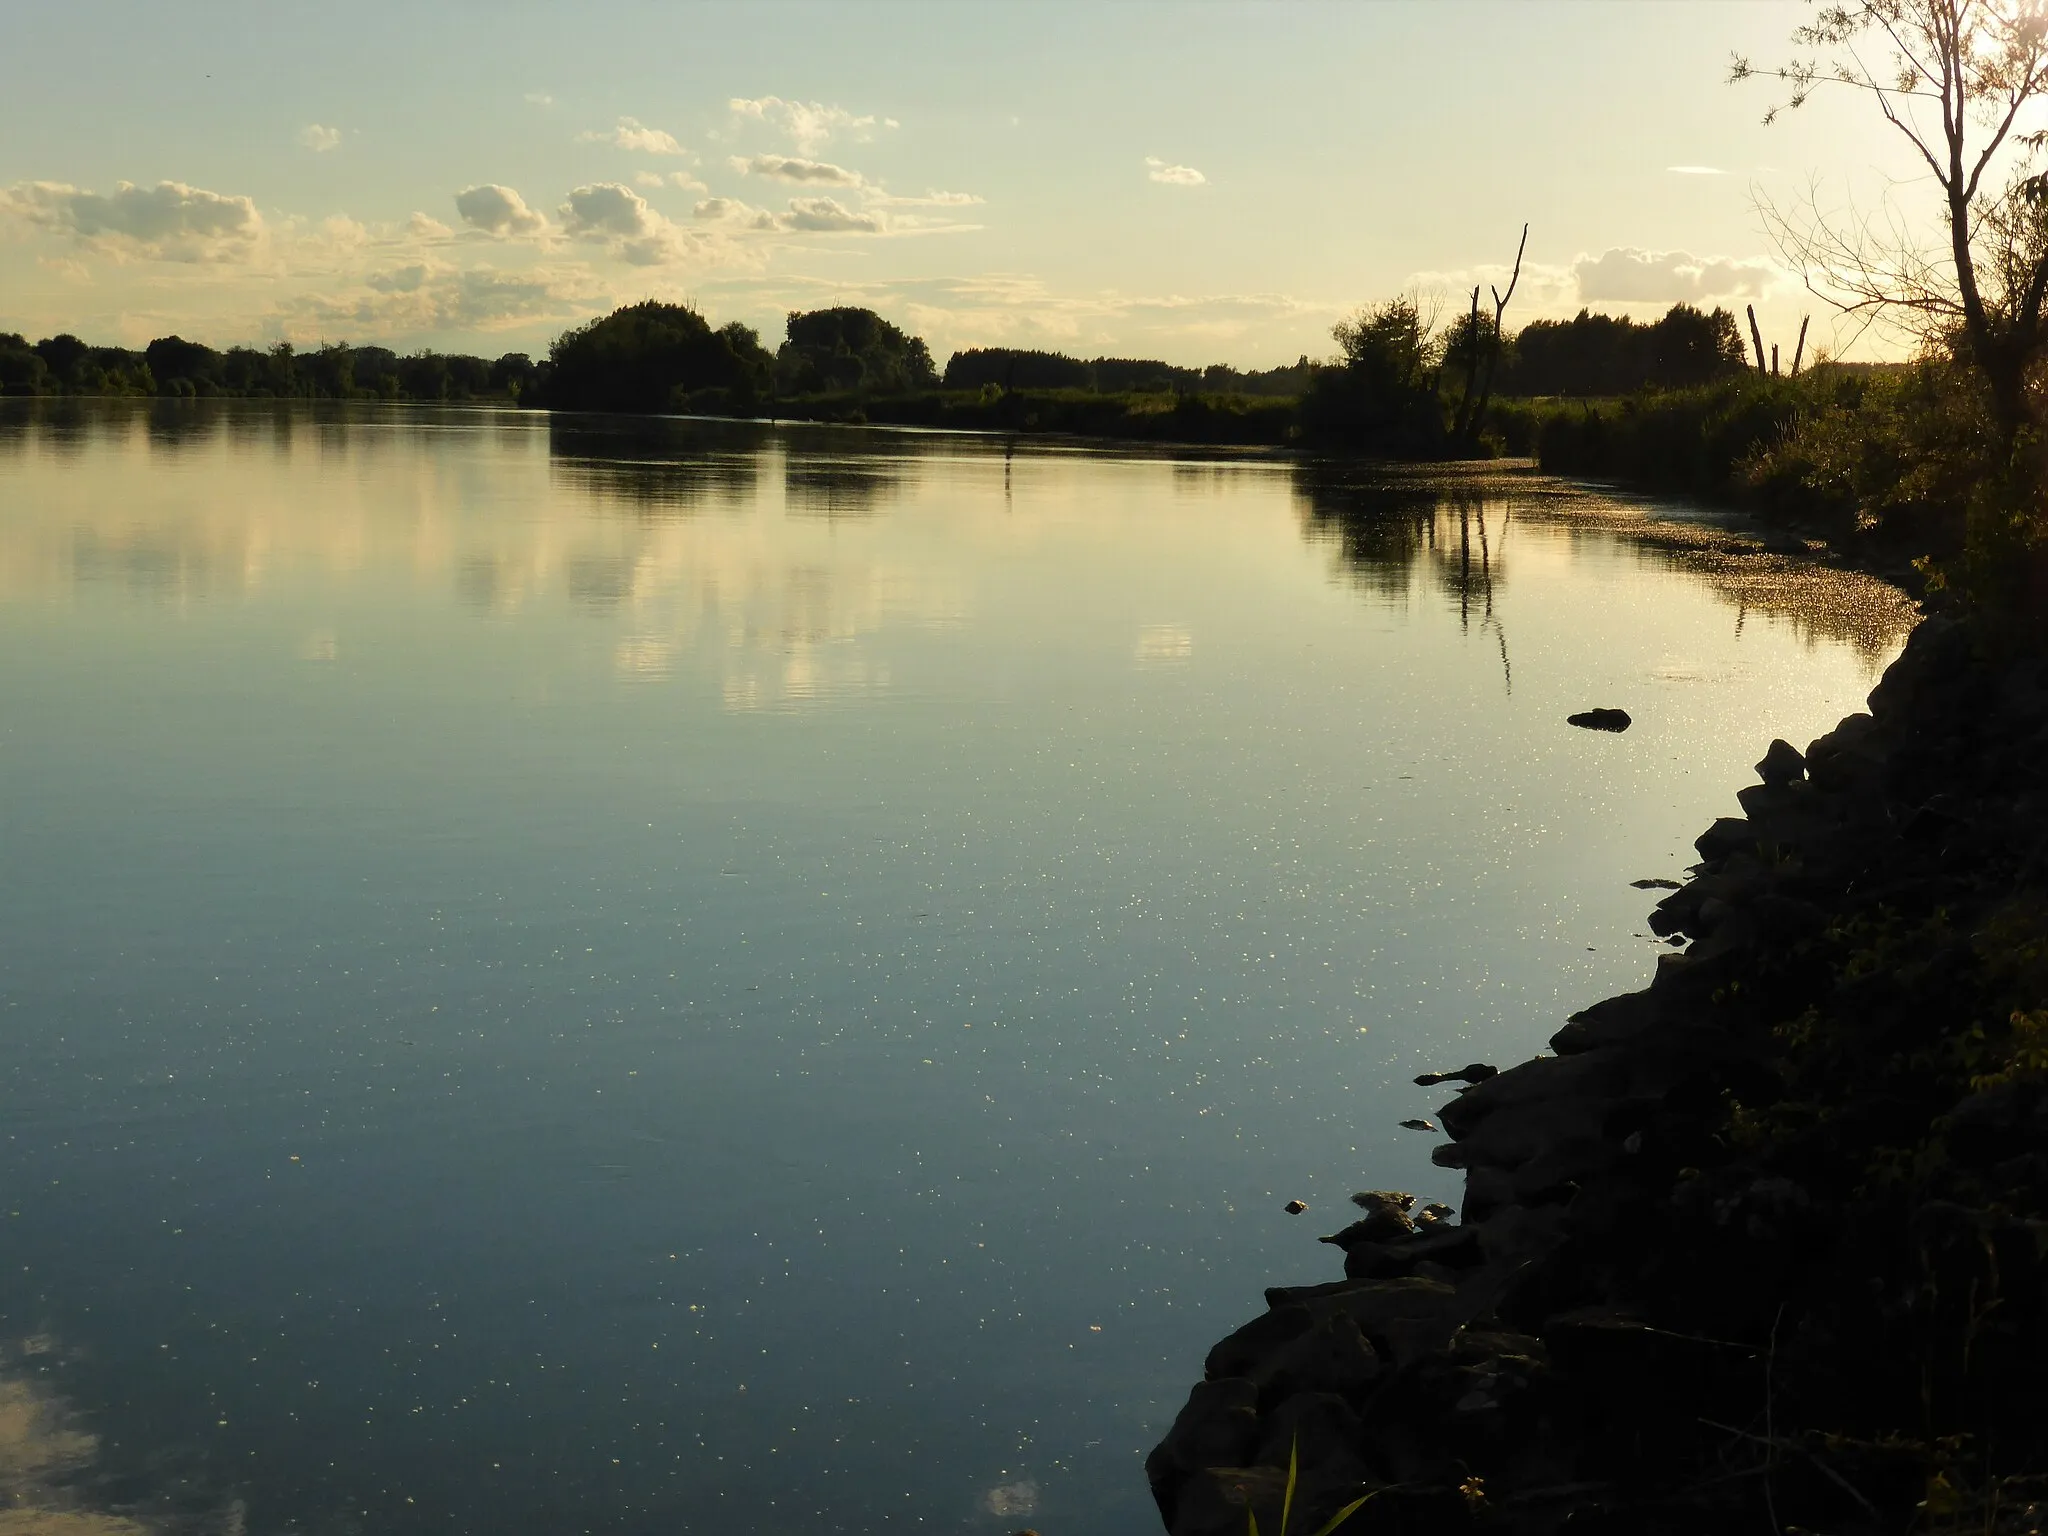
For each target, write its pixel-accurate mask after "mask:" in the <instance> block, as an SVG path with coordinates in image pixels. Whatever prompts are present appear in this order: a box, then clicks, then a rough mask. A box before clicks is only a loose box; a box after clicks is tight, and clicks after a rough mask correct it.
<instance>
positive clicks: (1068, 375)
mask: <svg viewBox="0 0 2048 1536" xmlns="http://www.w3.org/2000/svg"><path fill="white" fill-rule="evenodd" d="M1313 367H1314V364H1312V363H1310V362H1309V360H1308V359H1307V358H1306V357H1304V358H1303V359H1302V360H1301V361H1300V362H1298V363H1293V364H1290V365H1288V366H1285V367H1280V368H1268V369H1266V370H1265V371H1264V372H1262V373H1240V372H1239V371H1238V370H1237V369H1235V368H1230V367H1226V366H1225V365H1224V364H1222V363H1212V364H1210V366H1208V367H1207V368H1181V367H1177V366H1175V365H1174V364H1172V363H1163V362H1160V361H1159V360H1157V359H1156V358H1146V357H1098V358H1095V359H1093V360H1092V361H1085V362H1084V361H1083V360H1082V359H1080V358H1078V357H1068V356H1067V355H1066V354H1065V353H1064V352H1028V351H1019V350H1016V349H1013V348H1010V347H972V348H969V349H968V350H967V351H965V352H955V353H954V354H953V355H952V357H950V358H949V359H947V361H946V376H945V380H944V384H945V387H946V388H947V389H986V388H987V387H988V386H990V385H992V384H993V385H995V386H996V387H997V388H999V389H1079V390H1087V391H1089V392H1091V393H1094V394H1099V395H1120V394H1194V393H1196V392H1198V391H1200V392H1206V393H1209V394H1217V395H1226V394H1227V395H1298V394H1300V393H1301V392H1302V390H1304V389H1306V388H1307V387H1308V380H1309V373H1310V371H1311V370H1312V368H1313Z"/></svg>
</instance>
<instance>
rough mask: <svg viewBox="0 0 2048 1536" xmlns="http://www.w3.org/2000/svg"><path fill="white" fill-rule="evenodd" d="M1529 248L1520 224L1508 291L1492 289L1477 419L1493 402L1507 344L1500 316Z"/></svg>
mask: <svg viewBox="0 0 2048 1536" xmlns="http://www.w3.org/2000/svg"><path fill="white" fill-rule="evenodd" d="M1528 249H1529V226H1528V223H1527V222H1526V221H1525V222H1524V223H1523V225H1522V243H1521V244H1520V245H1517V246H1516V247H1515V270H1514V271H1513V272H1511V273H1510V274H1509V275H1508V291H1507V292H1506V293H1502V292H1501V291H1500V290H1499V289H1498V288H1495V289H1493V342H1492V350H1490V351H1489V352H1488V353H1487V354H1486V383H1485V385H1484V386H1483V387H1482V388H1481V389H1480V391H1479V418H1478V419H1479V420H1480V421H1484V420H1486V408H1487V407H1488V406H1489V405H1491V404H1492V403H1493V375H1494V370H1495V369H1496V368H1498V367H1499V366H1500V355H1501V352H1502V351H1503V350H1504V349H1505V348H1506V346H1507V338H1506V337H1505V336H1503V335H1502V334H1501V317H1502V316H1504V315H1505V314H1506V313H1507V312H1508V301H1509V300H1510V299H1512V298H1513V297H1514V296H1515V285H1516V284H1517V283H1519V282H1521V280H1522V253H1523V252H1524V251H1526V250H1528Z"/></svg>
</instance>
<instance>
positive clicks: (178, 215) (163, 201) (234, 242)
mask: <svg viewBox="0 0 2048 1536" xmlns="http://www.w3.org/2000/svg"><path fill="white" fill-rule="evenodd" d="M0 216H4V217H8V218H12V219H14V220H17V221H19V222H21V223H24V224H27V225H29V226H31V227H34V228H39V229H45V230H49V231H52V232H56V233H61V234H68V235H70V236H71V237H72V238H73V239H75V240H76V241H77V242H78V243H79V244H80V245H82V246H85V247H87V248H89V249H92V250H96V251H100V252H103V253H105V254H107V255H111V256H116V257H147V258H150V259H154V260H159V261H188V262H222V261H240V260H244V259H246V258H247V257H248V255H249V254H250V252H251V251H252V249H253V248H254V247H255V245H256V243H257V241H258V240H260V239H261V238H262V235H263V219H262V216H261V215H260V214H258V213H257V211H256V204H255V202H254V200H253V199H251V198H247V197H231V196H228V195H226V194H223V193H220V192H209V191H207V190H206V189H205V188H203V187H192V186H187V185H186V184H185V183H184V182H182V181H160V182H158V183H157V184H156V185H155V186H153V187H139V186H136V185H135V184H134V183H133V182H128V181H123V182H118V183H116V184H115V187H114V190H113V191H112V192H104V193H102V192H89V191H86V190H85V189H83V188H80V187H74V186H71V185H69V184H67V183H64V182H55V181H27V182H17V183H15V184H14V185H13V186H11V187H6V188H0Z"/></svg>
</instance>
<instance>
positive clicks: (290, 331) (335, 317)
mask: <svg viewBox="0 0 2048 1536" xmlns="http://www.w3.org/2000/svg"><path fill="white" fill-rule="evenodd" d="M598 295H599V290H598V288H597V286H596V285H595V283H594V282H593V281H592V279H591V277H590V275H589V274H588V273H587V272H585V271H583V270H581V269H578V268H567V269H557V268H541V269H534V270H530V271H525V272H506V271H502V270H500V269H499V268H496V267H489V266H476V267H466V268H462V267H453V266H448V265H445V264H442V263H439V262H435V261H418V262H407V263H405V264H404V265H402V266H395V267H390V268H385V269H382V270H379V271H375V272H371V273H368V274H366V275H365V276H364V277H362V279H361V280H360V282H359V284H358V285H357V286H356V287H355V288H354V289H352V290H343V291H341V292H333V291H323V292H320V293H317V294H306V295H303V296H301V297H300V298H298V299H296V300H294V301H292V302H290V303H288V304H286V305H285V306H284V307H282V308H281V309H280V310H278V311H277V312H276V313H275V315H274V317H273V324H274V326H275V328H276V330H277V331H278V332H279V333H280V334H282V335H284V336H286V337H287V338H290V339H294V340H297V339H302V338H320V337H332V336H336V335H347V336H351V337H355V338H360V339H391V338H397V337H406V336H418V335H425V334H431V333H436V332H439V333H448V332H461V331H498V330H505V329H509V328H511V327H514V326H523V325H531V324H534V323H536V322H541V321H546V320H550V319H568V318H570V317H572V316H574V315H576V314H578V313H581V312H582V311H583V310H585V309H586V308H588V307H589V305H590V303H591V301H592V300H593V299H594V298H596V297H598Z"/></svg>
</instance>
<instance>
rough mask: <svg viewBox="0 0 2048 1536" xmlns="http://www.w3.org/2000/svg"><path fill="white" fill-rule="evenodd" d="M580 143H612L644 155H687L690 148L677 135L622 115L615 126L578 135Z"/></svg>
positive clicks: (594, 129) (577, 138)
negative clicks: (683, 144) (677, 138)
mask: <svg viewBox="0 0 2048 1536" xmlns="http://www.w3.org/2000/svg"><path fill="white" fill-rule="evenodd" d="M576 141H577V142H578V143H579V144H611V145H614V146H616V147H617V148H619V149H629V150H632V151H633V152H634V153H636V154H642V155H686V154H688V153H689V151H688V150H686V149H684V148H683V146H682V145H681V144H678V143H677V142H676V138H675V135H674V134H672V133H667V132H665V131H663V130H662V129H660V128H649V127H648V126H647V125H646V124H644V123H642V122H640V121H639V120H638V119H637V118H631V117H622V118H620V119H619V122H618V126H617V127H615V128H604V129H596V128H593V129H591V130H589V131H588V132H585V133H579V134H577V135H576Z"/></svg>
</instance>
